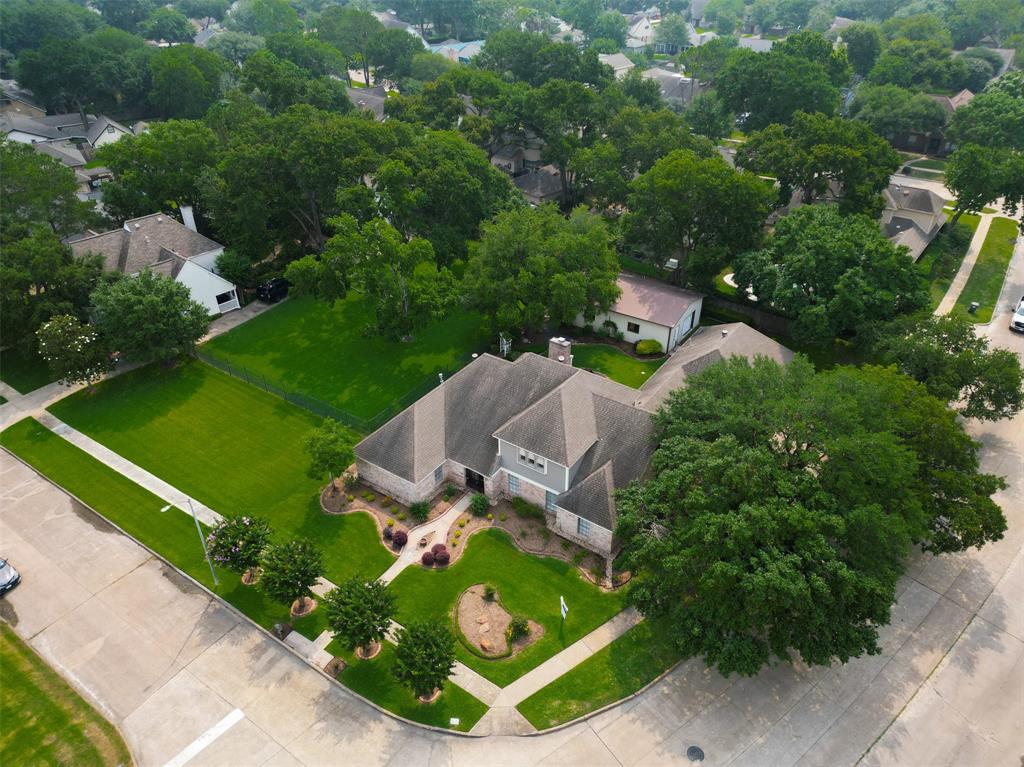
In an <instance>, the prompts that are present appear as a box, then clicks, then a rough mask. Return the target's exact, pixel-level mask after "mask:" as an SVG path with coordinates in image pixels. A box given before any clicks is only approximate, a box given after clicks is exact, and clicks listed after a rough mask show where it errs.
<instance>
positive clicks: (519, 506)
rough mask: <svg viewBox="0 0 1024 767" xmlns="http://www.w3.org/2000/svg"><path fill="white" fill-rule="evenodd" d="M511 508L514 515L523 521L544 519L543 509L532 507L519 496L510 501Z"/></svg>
mask: <svg viewBox="0 0 1024 767" xmlns="http://www.w3.org/2000/svg"><path fill="white" fill-rule="evenodd" d="M512 508H513V509H515V511H516V515H517V516H520V517H522V518H523V519H538V520H541V521H543V519H544V509H542V508H540V507H539V506H534V505H533V504H532V503H527V502H526V501H524V500H523V499H522V498H520V497H519V496H516V497H515V498H513V499H512Z"/></svg>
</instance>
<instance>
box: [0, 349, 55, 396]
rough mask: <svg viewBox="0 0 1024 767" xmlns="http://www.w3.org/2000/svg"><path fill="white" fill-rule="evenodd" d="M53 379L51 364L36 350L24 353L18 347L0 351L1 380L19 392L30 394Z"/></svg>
mask: <svg viewBox="0 0 1024 767" xmlns="http://www.w3.org/2000/svg"><path fill="white" fill-rule="evenodd" d="M53 380H54V379H53V376H52V375H51V374H50V368H49V366H48V365H47V364H46V362H45V360H43V358H42V357H40V356H39V355H38V354H36V353H35V352H32V353H31V354H24V353H22V352H20V351H18V350H16V349H6V350H4V351H2V352H0V381H3V382H4V383H5V384H7V385H8V386H11V387H13V388H14V389H16V390H17V391H18V393H19V394H28V393H29V392H30V391H35V390H36V389H38V388H39V387H40V386H46V384H48V383H51V382H52V381H53Z"/></svg>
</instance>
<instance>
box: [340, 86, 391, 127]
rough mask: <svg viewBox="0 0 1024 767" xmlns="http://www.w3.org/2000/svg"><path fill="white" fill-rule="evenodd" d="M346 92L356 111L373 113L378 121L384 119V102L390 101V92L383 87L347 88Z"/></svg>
mask: <svg viewBox="0 0 1024 767" xmlns="http://www.w3.org/2000/svg"><path fill="white" fill-rule="evenodd" d="M345 92H346V93H347V94H348V98H349V101H351V102H352V103H353V104H354V105H355V107H356V109H365V110H366V111H368V112H373V116H374V117H375V118H376V119H377V120H383V119H384V102H385V101H387V99H388V90H387V88H385V87H384V86H383V85H377V86H374V87H373V88H345Z"/></svg>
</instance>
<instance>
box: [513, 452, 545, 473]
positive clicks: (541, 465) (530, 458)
mask: <svg viewBox="0 0 1024 767" xmlns="http://www.w3.org/2000/svg"><path fill="white" fill-rule="evenodd" d="M519 463H521V464H523V466H529V467H530V468H531V469H535V470H536V471H539V472H540V473H541V474H547V472H548V462H547V461H546V460H544V459H543V458H541V457H540V456H539V455H537V454H536V453H531V452H530V451H529V450H523V449H520V450H519Z"/></svg>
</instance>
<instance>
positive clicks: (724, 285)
mask: <svg viewBox="0 0 1024 767" xmlns="http://www.w3.org/2000/svg"><path fill="white" fill-rule="evenodd" d="M731 273H732V266H731V265H729V266H726V267H725V268H724V269H722V271H720V272H719V273H718V274H716V275H715V292H716V293H719V294H721V295H722V296H724V297H725V298H729V299H733V300H736V299H738V298H739V297H740V295H739V290H737V289H736V288H734V287H733V286H732V285H730V284H729V283H728V282H726V281H725V275H727V274H731Z"/></svg>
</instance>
